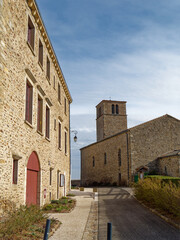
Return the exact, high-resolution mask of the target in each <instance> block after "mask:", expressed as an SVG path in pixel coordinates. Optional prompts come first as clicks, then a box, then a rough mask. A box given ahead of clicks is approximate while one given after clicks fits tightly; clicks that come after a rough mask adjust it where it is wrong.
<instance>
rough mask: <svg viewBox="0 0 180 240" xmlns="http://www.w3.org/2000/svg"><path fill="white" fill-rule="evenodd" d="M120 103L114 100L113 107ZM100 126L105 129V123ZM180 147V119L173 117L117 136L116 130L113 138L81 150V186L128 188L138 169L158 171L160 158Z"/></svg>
mask: <svg viewBox="0 0 180 240" xmlns="http://www.w3.org/2000/svg"><path fill="white" fill-rule="evenodd" d="M103 102H104V103H106V101H103ZM116 102H117V101H112V102H111V104H115V103H116ZM108 103H109V101H108ZM97 106H99V105H97ZM97 114H98V112H97ZM113 116H114V118H115V119H116V118H117V115H114V114H112V115H111V118H113ZM101 117H103V116H101ZM114 121H116V120H114ZM117 124H119V123H117ZM109 126H110V129H111V125H109ZM98 127H103V124H102V125H98V126H97V128H98ZM119 128H121V126H117V131H118V129H119ZM114 129H115V128H114ZM101 131H103V130H102V129H101V130H98V133H97V134H99V133H100V132H101ZM109 131H110V130H109ZM97 139H98V138H97ZM179 147H180V120H178V119H176V118H174V117H171V116H170V115H164V116H162V117H159V118H156V119H153V120H151V121H148V122H145V123H143V124H140V125H138V126H135V127H132V128H130V129H126V130H123V131H120V132H117V133H116V134H114V130H113V134H112V135H111V136H109V137H107V138H104V139H102V140H100V141H97V142H95V143H93V144H90V145H88V146H86V147H84V148H82V149H81V183H82V185H92V184H106V183H110V184H114V185H128V184H129V183H130V182H131V181H133V179H134V175H135V174H136V173H137V172H136V169H137V168H139V167H141V166H147V167H148V169H149V171H151V170H157V169H156V167H157V161H156V159H157V157H158V156H160V155H162V154H164V153H165V152H167V151H172V150H174V149H178V148H179ZM178 166H179V165H178ZM176 168H177V166H174V169H176Z"/></svg>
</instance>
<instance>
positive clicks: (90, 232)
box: [81, 192, 98, 240]
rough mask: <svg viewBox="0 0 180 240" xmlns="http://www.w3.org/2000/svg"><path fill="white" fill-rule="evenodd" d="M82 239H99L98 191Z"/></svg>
mask: <svg viewBox="0 0 180 240" xmlns="http://www.w3.org/2000/svg"><path fill="white" fill-rule="evenodd" d="M93 198H94V200H93V201H92V203H91V208H90V211H89V215H88V219H87V222H86V226H85V229H84V232H83V236H82V239H81V240H97V239H98V193H97V192H95V193H94V196H93Z"/></svg>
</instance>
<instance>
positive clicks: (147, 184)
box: [135, 178, 180, 223]
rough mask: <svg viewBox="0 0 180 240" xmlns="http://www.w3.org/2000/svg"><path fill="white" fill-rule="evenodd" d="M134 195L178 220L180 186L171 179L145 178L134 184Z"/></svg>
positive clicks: (179, 213) (179, 215)
mask: <svg viewBox="0 0 180 240" xmlns="http://www.w3.org/2000/svg"><path fill="white" fill-rule="evenodd" d="M135 196H136V198H137V199H138V200H140V201H142V202H143V203H144V204H146V205H148V206H149V207H151V208H154V209H156V210H158V211H159V212H161V213H162V214H163V215H165V216H168V217H170V218H172V219H173V220H174V221H175V222H176V223H179V222H180V187H179V186H177V185H175V184H173V183H172V182H171V181H169V182H167V183H166V182H164V181H162V180H161V179H157V178H147V179H145V180H143V181H139V182H138V183H137V184H135Z"/></svg>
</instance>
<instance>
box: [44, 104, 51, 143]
mask: <svg viewBox="0 0 180 240" xmlns="http://www.w3.org/2000/svg"><path fill="white" fill-rule="evenodd" d="M45 116H46V117H45V138H46V139H47V140H48V141H50V132H51V127H50V126H51V109H50V106H49V105H48V104H47V103H46V115H45Z"/></svg>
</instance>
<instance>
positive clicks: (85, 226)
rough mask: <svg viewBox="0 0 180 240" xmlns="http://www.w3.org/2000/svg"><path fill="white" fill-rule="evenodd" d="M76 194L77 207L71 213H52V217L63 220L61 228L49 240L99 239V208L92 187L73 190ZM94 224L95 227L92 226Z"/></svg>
mask: <svg viewBox="0 0 180 240" xmlns="http://www.w3.org/2000/svg"><path fill="white" fill-rule="evenodd" d="M70 193H73V194H75V195H76V196H75V197H74V198H75V199H76V207H75V209H74V210H73V211H72V212H70V213H52V214H50V217H53V218H56V219H58V220H59V221H61V222H62V225H61V226H60V228H58V229H57V231H56V232H55V233H54V234H53V236H52V237H50V238H49V240H67V239H73V240H81V239H83V240H89V239H97V238H95V237H94V236H93V235H97V228H98V226H96V225H97V222H98V216H97V214H98V210H97V205H98V204H97V199H96V198H95V199H94V195H95V194H94V193H93V189H92V188H85V189H84V191H79V190H72V191H71V192H70ZM92 224H93V228H92V227H90V226H92Z"/></svg>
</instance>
